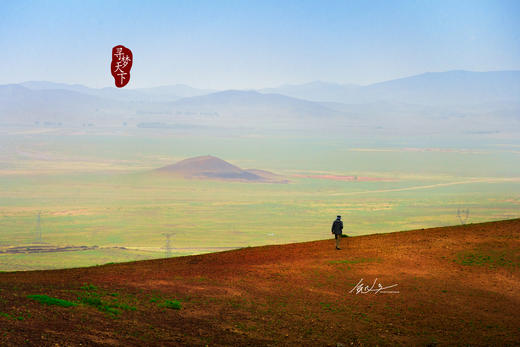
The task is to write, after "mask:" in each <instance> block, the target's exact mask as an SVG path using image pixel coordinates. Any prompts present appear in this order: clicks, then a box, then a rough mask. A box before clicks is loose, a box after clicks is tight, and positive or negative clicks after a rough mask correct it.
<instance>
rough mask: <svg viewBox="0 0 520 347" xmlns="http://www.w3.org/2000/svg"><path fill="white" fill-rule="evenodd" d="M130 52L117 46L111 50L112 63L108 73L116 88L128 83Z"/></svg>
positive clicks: (130, 62)
mask: <svg viewBox="0 0 520 347" xmlns="http://www.w3.org/2000/svg"><path fill="white" fill-rule="evenodd" d="M133 60H134V57H133V56H132V51H131V50H129V49H128V48H126V47H125V46H122V45H119V46H115V47H114V48H112V63H111V64H110V72H111V73H112V76H113V77H114V81H115V83H116V87H117V88H122V87H124V86H126V85H127V84H128V82H130V69H131V68H132V61H133Z"/></svg>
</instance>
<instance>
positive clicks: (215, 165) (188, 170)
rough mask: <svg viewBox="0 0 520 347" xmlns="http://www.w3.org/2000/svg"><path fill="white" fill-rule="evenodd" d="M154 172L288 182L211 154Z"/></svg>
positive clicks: (236, 179)
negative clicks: (243, 167)
mask: <svg viewBox="0 0 520 347" xmlns="http://www.w3.org/2000/svg"><path fill="white" fill-rule="evenodd" d="M155 172H157V173H161V174H167V175H172V176H177V177H182V178H188V179H212V180H224V181H242V182H264V183H288V181H287V180H285V179H283V177H281V176H279V175H276V174H274V173H272V172H269V171H265V170H257V169H249V170H244V169H241V168H239V167H238V166H235V165H233V164H230V163H228V162H227V161H225V160H222V159H220V158H217V157H214V156H211V155H206V156H200V157H194V158H189V159H184V160H182V161H180V162H178V163H175V164H172V165H168V166H164V167H161V168H159V169H156V170H155Z"/></svg>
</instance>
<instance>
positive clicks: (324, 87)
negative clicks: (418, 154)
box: [0, 71, 520, 128]
mask: <svg viewBox="0 0 520 347" xmlns="http://www.w3.org/2000/svg"><path fill="white" fill-rule="evenodd" d="M464 117H470V118H471V119H472V120H475V119H479V120H480V121H482V124H483V126H484V125H486V126H488V125H489V124H490V122H493V121H494V120H493V119H495V118H497V117H498V118H500V117H506V118H508V119H516V120H519V119H520V71H496V72H469V71H448V72H436V73H425V74H421V75H416V76H411V77H406V78H401V79H396V80H391V81H387V82H382V83H376V84H372V85H368V86H357V85H341V84H334V83H327V82H312V83H307V84H302V85H285V86H281V87H278V88H269V89H261V90H257V91H255V90H249V91H244V90H227V91H214V90H209V89H196V88H192V87H189V86H186V85H172V86H163V87H156V88H142V89H127V88H123V89H117V88H102V89H94V88H88V87H85V86H82V85H77V84H75V85H69V84H62V83H53V82H43V81H39V82H38V81H32V82H24V83H20V84H9V85H0V124H4V125H6V124H34V123H38V122H40V123H41V122H48V123H62V124H64V125H78V124H85V123H89V124H91V123H93V124H96V125H100V124H105V125H109V124H113V125H121V124H123V123H124V124H127V123H129V124H130V125H134V126H135V125H138V124H143V123H146V124H154V126H161V125H164V126H165V127H167V128H168V127H170V128H171V124H192V125H212V126H214V125H215V124H216V125H218V126H222V125H223V124H235V125H236V124H241V123H240V122H237V121H242V122H246V121H247V122H249V124H254V122H264V123H265V124H267V125H268V126H270V125H272V124H275V123H276V122H279V121H280V122H281V123H280V124H282V123H283V124H285V126H287V124H291V122H290V121H291V120H294V122H293V123H292V124H298V125H306V124H311V123H312V122H311V121H310V120H312V119H314V123H312V124H313V125H311V127H312V126H314V125H315V124H317V123H316V122H318V123H320V122H321V123H320V124H324V122H323V121H322V120H323V119H339V120H342V119H343V120H349V121H350V120H353V121H356V122H365V123H366V122H371V124H373V125H377V126H380V127H385V126H386V125H392V126H394V127H395V126H398V125H399V124H401V123H402V125H403V126H409V125H410V124H411V122H412V123H413V122H416V123H418V124H419V123H420V120H421V119H423V118H429V119H447V118H457V119H461V118H464ZM466 119H469V118H466ZM302 120H306V121H305V122H302ZM226 122H227V123H226ZM284 122H285V123H284ZM376 123H377V124H376ZM503 123H504V122H501V124H503ZM244 124H245V123H244Z"/></svg>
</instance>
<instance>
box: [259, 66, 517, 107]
mask: <svg viewBox="0 0 520 347" xmlns="http://www.w3.org/2000/svg"><path fill="white" fill-rule="evenodd" d="M261 91H262V92H269V93H278V94H282V95H287V96H292V97H295V98H302V99H307V100H311V101H324V102H340V103H347V104H360V103H373V102H382V101H385V102H402V103H408V104H420V105H467V104H482V103H489V102H516V103H518V102H520V71H490V72H470V71H447V72H429V73H424V74H421V75H416V76H411V77H405V78H400V79H395V80H391V81H386V82H381V83H375V84H371V85H368V86H357V85H352V84H347V85H341V84H335V83H327V82H312V83H307V84H302V85H292V86H291V85H286V86H281V87H278V88H269V89H263V90H261Z"/></svg>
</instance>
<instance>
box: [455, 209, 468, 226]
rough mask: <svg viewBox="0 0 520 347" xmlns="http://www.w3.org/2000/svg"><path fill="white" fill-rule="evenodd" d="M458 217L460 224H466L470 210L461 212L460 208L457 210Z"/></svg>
mask: <svg viewBox="0 0 520 347" xmlns="http://www.w3.org/2000/svg"><path fill="white" fill-rule="evenodd" d="M457 217H459V221H460V224H462V225H464V224H466V222H467V220H468V218H469V208H467V209H463V210H461V209H460V208H459V209H457Z"/></svg>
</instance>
